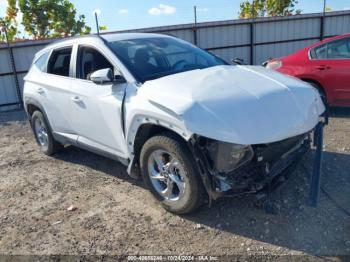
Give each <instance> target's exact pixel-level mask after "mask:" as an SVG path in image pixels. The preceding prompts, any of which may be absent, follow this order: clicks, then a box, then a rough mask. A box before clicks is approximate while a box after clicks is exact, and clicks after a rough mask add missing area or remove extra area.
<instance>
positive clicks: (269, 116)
mask: <svg viewBox="0 0 350 262" xmlns="http://www.w3.org/2000/svg"><path fill="white" fill-rule="evenodd" d="M139 92H140V93H139V94H140V95H143V96H145V97H146V98H147V99H149V100H150V101H151V102H153V104H155V105H160V106H161V107H165V108H167V109H168V110H171V111H173V112H174V113H176V114H177V115H179V116H180V117H181V118H182V119H183V121H184V124H185V126H186V127H187V129H188V130H189V131H191V132H192V133H195V134H198V135H202V136H206V137H209V138H212V139H216V140H220V141H225V142H231V143H237V144H261V143H270V142H275V141H280V140H283V139H286V138H288V137H292V136H295V135H299V134H302V133H305V132H308V131H310V130H311V129H313V128H314V126H315V125H316V124H317V122H318V121H319V116H320V114H322V113H323V111H324V106H323V103H322V102H321V99H320V97H319V95H318V93H317V91H316V90H315V89H314V88H312V87H310V85H308V84H306V83H304V82H302V81H300V80H298V79H296V78H292V77H288V76H284V75H282V74H280V73H278V72H275V71H271V70H268V69H265V68H263V67H261V66H228V65H227V66H215V67H211V68H206V69H202V70H192V71H188V72H184V73H179V74H175V75H170V76H166V77H162V78H159V79H156V80H151V81H148V82H146V83H145V84H144V85H143V86H142V87H141V88H140V89H139Z"/></svg>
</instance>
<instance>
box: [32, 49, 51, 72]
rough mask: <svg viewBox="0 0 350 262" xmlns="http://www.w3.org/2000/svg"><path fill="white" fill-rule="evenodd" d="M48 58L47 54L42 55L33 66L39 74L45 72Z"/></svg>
mask: <svg viewBox="0 0 350 262" xmlns="http://www.w3.org/2000/svg"><path fill="white" fill-rule="evenodd" d="M48 58H49V52H46V53H44V54H42V55H41V56H40V57H39V58H37V59H36V60H35V61H34V63H33V65H34V66H35V67H36V68H37V69H39V70H40V71H41V72H46V70H47V60H48Z"/></svg>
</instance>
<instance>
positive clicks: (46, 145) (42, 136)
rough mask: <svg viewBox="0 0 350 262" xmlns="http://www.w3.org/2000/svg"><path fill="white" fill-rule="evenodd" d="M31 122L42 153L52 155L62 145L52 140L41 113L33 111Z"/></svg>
mask: <svg viewBox="0 0 350 262" xmlns="http://www.w3.org/2000/svg"><path fill="white" fill-rule="evenodd" d="M31 123H32V128H33V132H34V135H35V139H36V141H37V143H38V145H39V146H40V149H41V151H42V152H43V153H44V154H46V155H52V154H54V153H56V152H58V151H59V150H60V149H61V148H62V147H63V146H62V145H61V144H60V143H58V142H56V141H55V140H54V138H53V136H52V133H51V130H50V128H49V125H48V123H47V120H46V119H45V117H44V115H43V113H41V112H40V111H35V112H34V113H33V114H32V117H31Z"/></svg>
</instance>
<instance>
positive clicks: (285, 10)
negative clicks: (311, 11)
mask: <svg viewBox="0 0 350 262" xmlns="http://www.w3.org/2000/svg"><path fill="white" fill-rule="evenodd" d="M297 3H298V0H252V1H249V0H244V1H243V2H241V4H240V13H239V17H240V18H255V17H264V16H286V15H293V14H300V13H301V10H294V7H295V5H296V4H297Z"/></svg>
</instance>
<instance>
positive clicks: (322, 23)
mask: <svg viewBox="0 0 350 262" xmlns="http://www.w3.org/2000/svg"><path fill="white" fill-rule="evenodd" d="M323 31H324V16H321V17H320V40H321V41H322V40H323V37H324V32H323Z"/></svg>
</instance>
